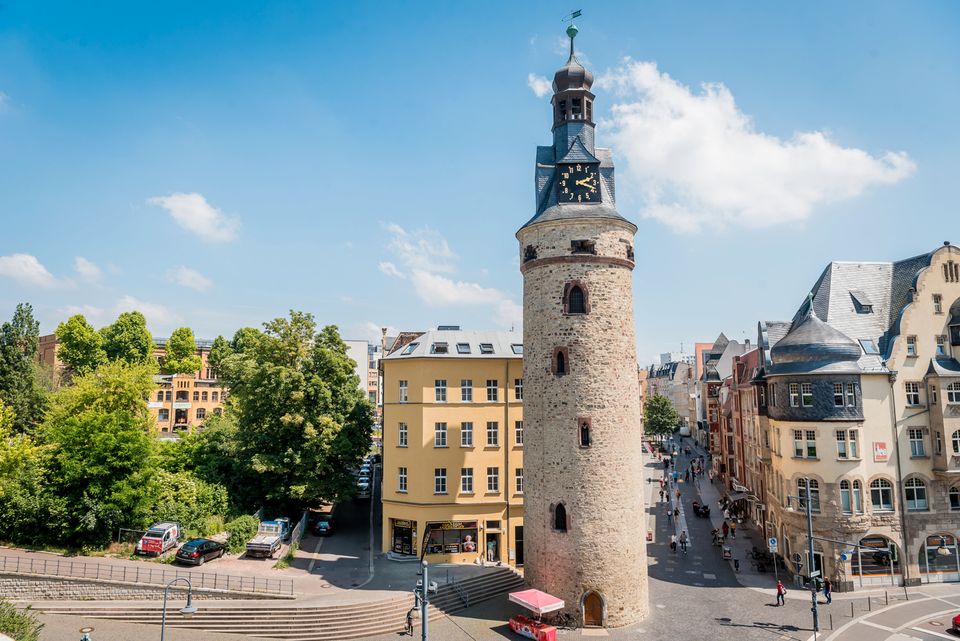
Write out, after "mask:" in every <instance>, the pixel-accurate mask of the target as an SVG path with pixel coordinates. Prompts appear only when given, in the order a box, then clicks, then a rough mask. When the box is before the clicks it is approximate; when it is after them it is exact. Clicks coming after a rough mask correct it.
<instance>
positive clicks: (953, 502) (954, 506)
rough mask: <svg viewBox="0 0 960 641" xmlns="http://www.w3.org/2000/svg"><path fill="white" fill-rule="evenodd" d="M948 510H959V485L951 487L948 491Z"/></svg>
mask: <svg viewBox="0 0 960 641" xmlns="http://www.w3.org/2000/svg"><path fill="white" fill-rule="evenodd" d="M949 496H950V511H951V512H957V511H960V487H951V488H950V492H949Z"/></svg>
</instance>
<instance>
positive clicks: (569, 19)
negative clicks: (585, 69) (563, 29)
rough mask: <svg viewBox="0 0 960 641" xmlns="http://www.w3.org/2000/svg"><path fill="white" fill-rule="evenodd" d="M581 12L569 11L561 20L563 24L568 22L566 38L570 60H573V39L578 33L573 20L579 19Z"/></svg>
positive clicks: (578, 10)
mask: <svg viewBox="0 0 960 641" xmlns="http://www.w3.org/2000/svg"><path fill="white" fill-rule="evenodd" d="M582 13H583V12H582V11H581V10H580V9H577V10H575V11H571V12H570V13H569V14H568V15H566V16H565V17H564V18H563V21H564V22H569V23H570V26H568V27H567V36H569V38H570V59H571V60H572V59H573V52H574V49H573V39H574V38H576V37H577V34H578V33H580V30H579V29H577V25H575V24H573V19H574V18H579V17H580V15H581V14H582Z"/></svg>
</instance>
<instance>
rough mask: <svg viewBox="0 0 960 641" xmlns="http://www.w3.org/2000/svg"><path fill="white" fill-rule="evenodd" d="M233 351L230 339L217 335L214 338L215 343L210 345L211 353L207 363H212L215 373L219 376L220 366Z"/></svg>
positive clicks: (211, 367)
mask: <svg viewBox="0 0 960 641" xmlns="http://www.w3.org/2000/svg"><path fill="white" fill-rule="evenodd" d="M232 353H233V348H231V347H230V341H228V340H227V339H225V338H224V337H223V336H217V337H216V338H215V339H213V345H211V346H210V353H209V354H208V355H207V363H208V364H209V365H210V369H212V370H213V371H214V373H215V375H217V376H219V372H220V368H221V367H222V366H223V361H224V359H226V358H227V356H230V354H232Z"/></svg>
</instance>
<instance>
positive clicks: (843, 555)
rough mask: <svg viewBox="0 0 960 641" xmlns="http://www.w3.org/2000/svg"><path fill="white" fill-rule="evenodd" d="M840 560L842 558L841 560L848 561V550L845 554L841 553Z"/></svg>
mask: <svg viewBox="0 0 960 641" xmlns="http://www.w3.org/2000/svg"><path fill="white" fill-rule="evenodd" d="M840 560H841V561H846V560H847V553H846V552H844V553H843V554H841V555H840Z"/></svg>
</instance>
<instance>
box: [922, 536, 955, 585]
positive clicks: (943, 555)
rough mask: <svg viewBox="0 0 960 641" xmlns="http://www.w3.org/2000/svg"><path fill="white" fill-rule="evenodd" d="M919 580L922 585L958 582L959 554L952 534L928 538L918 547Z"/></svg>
mask: <svg viewBox="0 0 960 641" xmlns="http://www.w3.org/2000/svg"><path fill="white" fill-rule="evenodd" d="M919 565H920V578H921V579H922V580H923V582H924V583H944V582H947V581H960V554H957V539H956V537H954V536H953V535H952V534H934V535H931V536H928V537H927V538H926V539H925V540H924V542H923V545H922V546H921V547H920V559H919Z"/></svg>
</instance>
